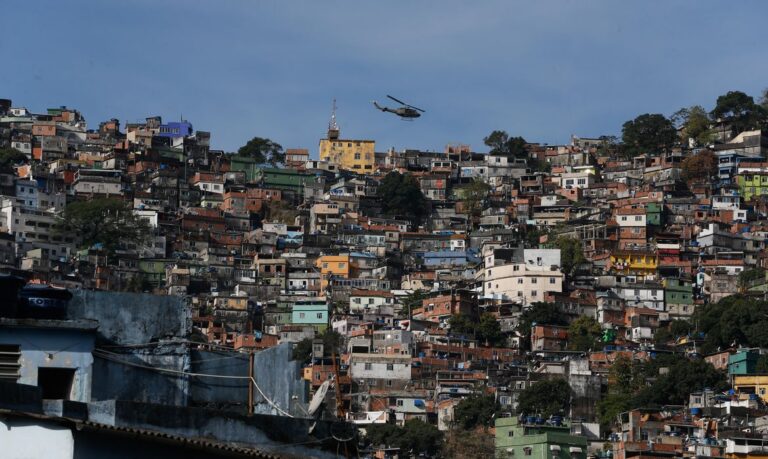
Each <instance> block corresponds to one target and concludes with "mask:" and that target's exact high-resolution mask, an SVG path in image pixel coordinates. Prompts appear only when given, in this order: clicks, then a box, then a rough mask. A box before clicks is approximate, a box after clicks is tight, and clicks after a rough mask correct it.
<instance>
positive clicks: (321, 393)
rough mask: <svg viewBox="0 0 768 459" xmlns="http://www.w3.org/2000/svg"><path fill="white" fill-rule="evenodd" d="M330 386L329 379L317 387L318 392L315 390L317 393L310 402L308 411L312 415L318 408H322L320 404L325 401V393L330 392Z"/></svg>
mask: <svg viewBox="0 0 768 459" xmlns="http://www.w3.org/2000/svg"><path fill="white" fill-rule="evenodd" d="M330 386H331V380H330V379H329V380H326V381H325V382H324V383H322V384H321V385H320V387H318V388H317V392H315V395H314V396H312V401H311V402H309V410H308V411H307V412H308V413H309V415H310V416H312V415H314V414H315V412H316V411H317V410H318V408H320V404H321V403H323V400H325V394H327V393H328V388H329V387H330Z"/></svg>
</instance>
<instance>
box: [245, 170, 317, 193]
mask: <svg viewBox="0 0 768 459" xmlns="http://www.w3.org/2000/svg"><path fill="white" fill-rule="evenodd" d="M257 174H258V175H257V180H261V183H262V184H263V185H264V187H265V188H273V189H278V190H284V191H292V192H294V193H296V194H298V195H302V194H304V184H305V183H309V182H310V181H312V180H313V176H312V175H311V174H305V173H302V172H299V171H297V170H296V169H278V168H270V167H263V168H260V169H259V171H258V172H257Z"/></svg>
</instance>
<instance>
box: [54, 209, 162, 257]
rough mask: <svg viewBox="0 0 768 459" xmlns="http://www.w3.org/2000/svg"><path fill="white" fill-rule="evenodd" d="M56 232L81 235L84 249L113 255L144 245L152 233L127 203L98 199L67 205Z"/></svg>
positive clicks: (145, 222) (55, 229) (79, 236)
mask: <svg viewBox="0 0 768 459" xmlns="http://www.w3.org/2000/svg"><path fill="white" fill-rule="evenodd" d="M54 232H55V233H56V234H70V235H77V237H78V239H79V240H80V243H81V247H84V248H91V247H95V246H101V248H103V249H105V250H106V251H107V252H108V253H113V252H114V251H115V249H117V248H118V247H124V246H128V245H131V244H140V243H142V242H144V241H145V240H146V238H147V236H148V235H149V232H150V230H149V224H148V223H147V221H146V220H144V219H143V218H140V217H139V216H138V215H136V214H135V213H134V212H133V209H131V207H130V206H129V205H128V204H127V203H125V202H124V201H121V200H119V199H116V198H97V199H92V200H90V201H77V202H73V203H71V204H69V205H67V207H66V208H65V209H64V212H63V215H62V217H61V219H60V220H59V222H58V223H57V225H56V226H55V227H54Z"/></svg>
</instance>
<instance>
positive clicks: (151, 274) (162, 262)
mask: <svg viewBox="0 0 768 459" xmlns="http://www.w3.org/2000/svg"><path fill="white" fill-rule="evenodd" d="M175 261H176V260H166V259H162V258H144V259H141V260H139V266H138V268H139V272H140V273H141V274H142V276H143V277H144V279H146V280H147V282H149V283H150V284H151V285H152V287H154V288H157V287H161V286H164V285H165V266H166V265H167V264H170V263H174V262H175Z"/></svg>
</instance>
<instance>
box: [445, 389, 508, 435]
mask: <svg viewBox="0 0 768 459" xmlns="http://www.w3.org/2000/svg"><path fill="white" fill-rule="evenodd" d="M499 408H500V406H499V404H498V402H496V398H495V397H494V396H493V395H473V396H471V397H467V398H465V399H463V400H462V401H460V402H459V403H458V405H456V407H455V408H454V409H453V413H454V418H455V419H456V423H457V424H458V426H459V427H461V428H462V429H464V430H470V429H475V428H477V427H484V428H488V427H491V426H492V425H493V419H494V417H495V416H494V415H496V414H497V413H498V412H499Z"/></svg>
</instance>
